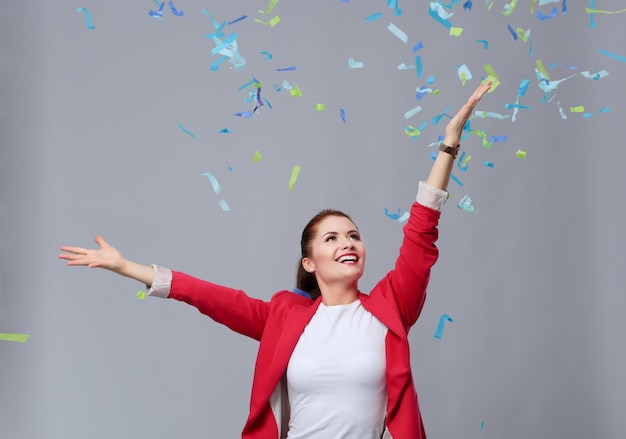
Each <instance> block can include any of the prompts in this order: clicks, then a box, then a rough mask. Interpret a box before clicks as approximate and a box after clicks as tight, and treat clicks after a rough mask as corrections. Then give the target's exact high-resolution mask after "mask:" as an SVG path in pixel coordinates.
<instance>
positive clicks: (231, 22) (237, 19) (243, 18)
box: [227, 15, 248, 26]
mask: <svg viewBox="0 0 626 439" xmlns="http://www.w3.org/2000/svg"><path fill="white" fill-rule="evenodd" d="M246 18H248V16H247V15H242V16H241V17H239V18H235V19H234V20H233V21H229V22H228V23H227V24H228V25H229V26H230V25H231V24H233V23H237V22H238V21H241V20H245V19H246Z"/></svg>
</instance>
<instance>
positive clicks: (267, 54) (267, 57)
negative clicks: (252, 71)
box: [259, 50, 274, 60]
mask: <svg viewBox="0 0 626 439" xmlns="http://www.w3.org/2000/svg"><path fill="white" fill-rule="evenodd" d="M259 53H260V54H261V55H265V56H264V57H263V59H266V60H270V59H272V58H273V57H274V55H272V54H271V53H269V52H266V51H265V50H264V51H263V52H259Z"/></svg>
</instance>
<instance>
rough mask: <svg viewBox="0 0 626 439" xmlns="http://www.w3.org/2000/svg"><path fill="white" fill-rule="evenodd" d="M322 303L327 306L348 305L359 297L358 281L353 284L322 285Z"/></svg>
mask: <svg viewBox="0 0 626 439" xmlns="http://www.w3.org/2000/svg"><path fill="white" fill-rule="evenodd" d="M320 292H321V293H322V303H323V304H324V305H326V306H334V305H347V304H349V303H352V302H354V301H355V300H357V299H358V297H359V290H358V288H357V285H356V283H355V284H351V285H333V286H329V285H320Z"/></svg>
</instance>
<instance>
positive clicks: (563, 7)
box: [561, 0, 567, 15]
mask: <svg viewBox="0 0 626 439" xmlns="http://www.w3.org/2000/svg"><path fill="white" fill-rule="evenodd" d="M561 14H562V15H565V14H567V1H566V0H563V3H561Z"/></svg>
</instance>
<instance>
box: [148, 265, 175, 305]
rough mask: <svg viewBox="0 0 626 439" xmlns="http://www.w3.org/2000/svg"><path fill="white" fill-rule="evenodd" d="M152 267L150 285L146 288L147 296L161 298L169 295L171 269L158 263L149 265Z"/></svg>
mask: <svg viewBox="0 0 626 439" xmlns="http://www.w3.org/2000/svg"><path fill="white" fill-rule="evenodd" d="M150 266H151V267H152V268H153V269H154V277H153V278H152V286H150V288H149V289H148V296H155V297H161V298H163V299H165V298H167V297H168V296H169V295H170V288H171V287H172V270H170V269H169V268H165V267H160V266H158V265H154V264H152V265H150Z"/></svg>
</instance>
